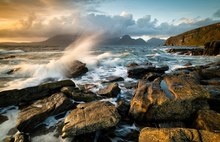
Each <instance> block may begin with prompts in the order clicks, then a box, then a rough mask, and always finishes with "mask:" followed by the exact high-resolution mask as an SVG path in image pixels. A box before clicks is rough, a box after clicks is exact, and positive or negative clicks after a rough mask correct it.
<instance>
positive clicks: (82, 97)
mask: <svg viewBox="0 0 220 142" xmlns="http://www.w3.org/2000/svg"><path fill="white" fill-rule="evenodd" d="M61 92H63V93H64V94H66V95H67V96H69V97H70V98H72V99H73V100H75V101H83V102H91V101H94V100H99V99H101V97H98V96H97V95H96V94H95V93H93V92H88V91H87V92H84V91H82V90H79V89H78V88H75V87H71V86H69V87H68V86H67V87H63V88H62V89H61Z"/></svg>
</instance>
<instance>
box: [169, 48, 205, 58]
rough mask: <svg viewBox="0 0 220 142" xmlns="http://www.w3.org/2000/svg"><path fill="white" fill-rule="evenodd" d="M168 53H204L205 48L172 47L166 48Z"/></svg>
mask: <svg viewBox="0 0 220 142" xmlns="http://www.w3.org/2000/svg"><path fill="white" fill-rule="evenodd" d="M166 51H167V52H168V53H177V54H179V55H194V56H195V55H203V52H204V49H203V48H199V47H196V48H189V47H188V48H171V49H168V50H166Z"/></svg>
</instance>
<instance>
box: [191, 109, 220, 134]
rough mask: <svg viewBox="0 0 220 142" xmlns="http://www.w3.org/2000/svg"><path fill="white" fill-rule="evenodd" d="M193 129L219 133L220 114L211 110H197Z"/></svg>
mask: <svg viewBox="0 0 220 142" xmlns="http://www.w3.org/2000/svg"><path fill="white" fill-rule="evenodd" d="M195 127H196V128H197V129H201V130H207V131H213V132H220V113H217V112H215V111H212V110H199V111H198V113H197V116H196V119H195Z"/></svg>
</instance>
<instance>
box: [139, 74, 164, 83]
mask: <svg viewBox="0 0 220 142" xmlns="http://www.w3.org/2000/svg"><path fill="white" fill-rule="evenodd" d="M161 75H162V74H161V73H155V72H149V73H147V74H145V75H144V77H143V79H144V80H148V81H154V80H155V79H156V78H158V77H161Z"/></svg>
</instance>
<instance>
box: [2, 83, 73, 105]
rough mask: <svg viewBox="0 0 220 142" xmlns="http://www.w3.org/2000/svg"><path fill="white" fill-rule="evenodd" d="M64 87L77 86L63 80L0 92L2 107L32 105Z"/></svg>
mask: <svg viewBox="0 0 220 142" xmlns="http://www.w3.org/2000/svg"><path fill="white" fill-rule="evenodd" d="M64 86H75V84H74V82H72V81H71V80H62V81H57V82H51V83H44V84H41V85H38V86H34V87H28V88H24V89H20V90H18V89H14V90H8V91H2V92H0V107H5V106H9V105H18V104H19V103H30V101H33V100H36V99H40V98H43V97H45V96H48V95H51V94H53V93H54V92H57V91H59V90H60V89H61V88H62V87H64ZM5 100H7V101H5Z"/></svg>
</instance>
